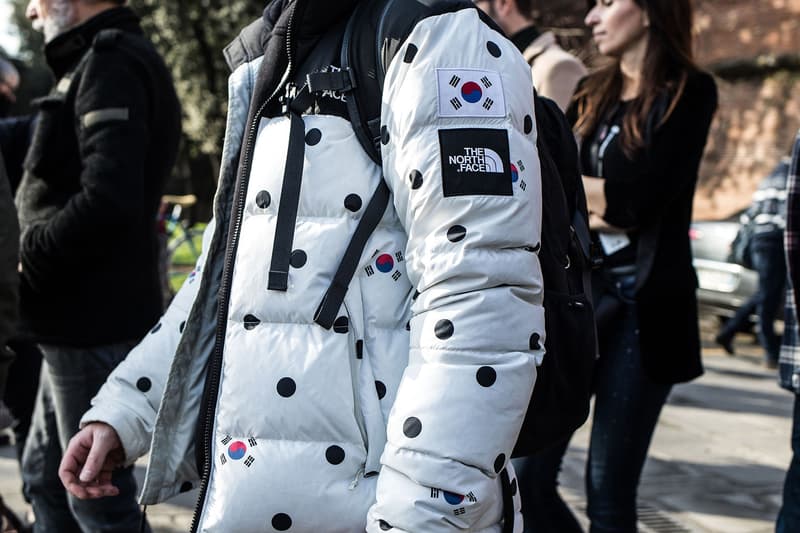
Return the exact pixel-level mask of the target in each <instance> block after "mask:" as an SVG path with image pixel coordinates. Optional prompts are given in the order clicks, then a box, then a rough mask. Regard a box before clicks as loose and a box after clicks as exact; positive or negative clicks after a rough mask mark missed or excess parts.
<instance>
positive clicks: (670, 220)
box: [570, 72, 717, 384]
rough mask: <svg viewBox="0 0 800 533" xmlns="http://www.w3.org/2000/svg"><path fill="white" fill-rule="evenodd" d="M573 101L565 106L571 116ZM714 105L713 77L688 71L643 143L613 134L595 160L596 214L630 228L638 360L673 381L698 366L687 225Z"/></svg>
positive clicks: (585, 149)
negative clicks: (598, 171)
mask: <svg viewBox="0 0 800 533" xmlns="http://www.w3.org/2000/svg"><path fill="white" fill-rule="evenodd" d="M577 105H578V104H576V103H574V104H573V106H572V107H571V109H570V116H571V117H575V111H576V108H577ZM716 109H717V88H716V84H715V82H714V80H713V78H712V77H711V76H709V75H708V74H706V73H703V72H693V73H691V74H690V76H689V78H688V80H687V82H686V87H685V89H684V92H683V94H682V96H681V97H680V99H679V100H678V103H677V104H676V106H675V109H674V111H673V112H672V114H671V115H670V116H669V118H668V119H667V120H666V121H665V122H664V123H663V124H662V125H660V126H658V127H657V128H656V129H655V131H654V133H653V136H652V139H651V141H650V143H649V144H648V146H647V147H646V148H645V149H642V150H639V151H637V153H636V154H635V156H634V157H633V158H629V157H627V156H626V155H625V154H624V153H623V151H622V148H621V146H620V144H619V142H618V139H619V138H618V137H616V138H614V140H613V141H611V142H610V143H609V144H608V147H607V149H606V151H605V157H604V160H603V161H604V165H603V169H604V171H603V176H602V177H603V178H605V196H606V202H607V206H606V212H605V214H604V216H603V218H604V219H605V221H606V222H608V223H609V224H611V225H612V226H617V227H620V228H634V229H635V230H636V231H637V232H638V245H637V247H636V254H635V264H636V310H637V317H638V320H639V339H640V344H641V353H642V364H643V366H644V369H645V371H646V372H647V374H648V376H649V377H650V379H652V380H653V381H655V382H657V383H668V384H673V383H680V382H684V381H689V380H691V379H694V378H696V377H697V376H699V375H701V374H702V373H703V365H702V362H701V354H700V333H699V326H698V315H697V295H696V291H697V274H696V273H695V270H694V267H693V265H692V250H691V244H690V241H689V226H690V224H691V220H692V204H693V198H694V191H695V186H696V185H697V173H698V169H699V166H700V161H701V159H702V156H703V151H704V149H705V146H706V141H707V138H708V132H709V128H710V126H711V121H712V119H713V117H714V113H715V111H716ZM659 120H660V119H659ZM653 122H656V121H655V120H654V121H653ZM589 142H590V140H589V138H588V137H587V138H586V139H583V140H582V143H581V157H582V167H583V173H584V174H589V175H591V169H590V168H588V167H590V164H589V162H588V160H587V158H588V154H589V153H590V147H589ZM600 333H601V334H602V332H600Z"/></svg>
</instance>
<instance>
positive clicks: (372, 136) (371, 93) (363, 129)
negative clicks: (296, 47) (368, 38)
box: [340, 2, 381, 165]
mask: <svg viewBox="0 0 800 533" xmlns="http://www.w3.org/2000/svg"><path fill="white" fill-rule="evenodd" d="M366 4H367V3H366V2H362V3H361V4H359V5H358V6H357V7H356V10H355V12H354V13H353V15H352V16H351V17H350V20H349V21H348V22H347V26H346V28H345V30H344V37H343V38H342V50H341V57H340V63H341V69H342V72H347V73H348V75H349V77H350V79H351V80H352V88H353V91H352V92H351V94H350V95H348V97H347V98H345V103H346V104H347V114H348V115H349V117H350V124H351V125H352V127H353V131H354V132H355V134H356V138H357V139H358V142H360V143H361V146H362V147H363V148H364V151H365V152H367V155H369V157H370V159H372V160H373V161H374V162H375V163H377V164H379V165H380V164H381V148H380V103H378V107H377V124H375V120H371V119H369V118H368V117H366V116H365V115H364V114H362V112H361V109H360V107H361V106H362V105H364V104H366V105H367V106H368V110H369V111H371V109H369V108H370V107H372V105H373V102H372V100H373V99H374V98H377V99H378V102H380V100H379V99H380V87H379V85H378V82H377V79H376V78H374V77H373V78H372V79H371V80H364V82H365V83H364V86H363V87H361V88H360V87H359V84H358V82H357V81H356V70H355V67H354V63H353V57H351V56H352V53H353V49H354V47H353V40H354V39H355V38H356V34H355V32H356V29H361V28H363V27H364V25H365V23H366V21H365V20H364V19H365V18H366V17H367V7H366ZM377 39H378V40H377V41H375V44H374V46H375V47H376V49H377V50H379V49H380V48H379V43H380V40H381V36H380V35H378V36H377ZM366 57H372V58H377V56H376V54H374V53H373V54H368V55H367V56H366ZM358 70H359V72H361V73H364V72H372V73H373V76H375V72H376V65H374V64H372V65H358ZM368 83H370V84H371V86H368V85H367V84H368ZM359 89H360V90H359ZM359 93H360V94H359ZM364 99H366V100H369V101H368V102H364V101H363V100H364ZM373 119H374V117H373Z"/></svg>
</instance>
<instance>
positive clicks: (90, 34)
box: [44, 7, 142, 78]
mask: <svg viewBox="0 0 800 533" xmlns="http://www.w3.org/2000/svg"><path fill="white" fill-rule="evenodd" d="M110 28H117V29H120V30H124V31H128V32H134V33H142V28H141V26H139V17H137V16H136V14H135V13H134V12H133V11H131V10H130V9H129V8H127V7H114V8H111V9H107V10H105V11H103V12H101V13H99V14H97V15H95V16H94V17H92V18H90V19H88V20H87V21H85V22H84V23H83V24H80V25H78V26H76V27H74V28H72V29H70V30H68V31H66V32H64V33H62V34H61V35H59V36H57V37H56V38H55V39H53V40H52V41H50V42H49V43H47V44H46V45H45V47H44V53H45V57H46V58H47V64H48V65H49V66H50V69H51V70H52V71H53V74H54V75H55V76H56V78H61V77H62V76H63V75H64V74H66V73H67V72H68V71H69V69H71V68H72V67H73V66H74V65H75V64H76V63H77V62H78V61H79V60H80V58H81V57H83V55H84V54H85V53H86V52H87V50H89V47H91V46H92V41H93V40H94V38H95V37H96V36H97V34H98V33H100V31H101V30H105V29H110Z"/></svg>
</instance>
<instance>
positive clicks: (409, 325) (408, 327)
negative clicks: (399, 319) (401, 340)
mask: <svg viewBox="0 0 800 533" xmlns="http://www.w3.org/2000/svg"><path fill="white" fill-rule="evenodd" d="M406 331H411V321H410V320H409V321H408V322H406Z"/></svg>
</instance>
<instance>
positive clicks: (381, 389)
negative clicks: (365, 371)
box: [375, 381, 386, 400]
mask: <svg viewBox="0 0 800 533" xmlns="http://www.w3.org/2000/svg"><path fill="white" fill-rule="evenodd" d="M375 390H376V391H378V399H379V400H383V397H384V396H386V385H384V383H383V381H376V382H375Z"/></svg>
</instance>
